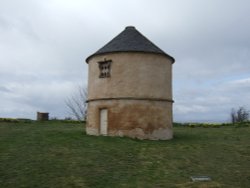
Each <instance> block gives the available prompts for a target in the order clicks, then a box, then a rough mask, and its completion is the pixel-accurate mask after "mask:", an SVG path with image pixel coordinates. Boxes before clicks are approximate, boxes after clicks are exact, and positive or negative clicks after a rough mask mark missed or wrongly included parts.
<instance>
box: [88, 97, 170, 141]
mask: <svg viewBox="0 0 250 188" xmlns="http://www.w3.org/2000/svg"><path fill="white" fill-rule="evenodd" d="M103 108H106V109H108V135H109V136H128V137H132V138H139V139H151V140H158V139H160V140H167V139H171V138H172V137H173V133H172V103H170V102H165V101H150V100H100V101H92V102H90V103H89V106H88V119H87V120H88V123H87V129H86V131H87V134H90V135H99V134H100V130H99V129H100V126H99V125H100V110H101V109H103Z"/></svg>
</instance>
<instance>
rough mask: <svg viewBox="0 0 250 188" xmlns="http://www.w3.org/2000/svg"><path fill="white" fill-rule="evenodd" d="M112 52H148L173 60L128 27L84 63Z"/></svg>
mask: <svg viewBox="0 0 250 188" xmlns="http://www.w3.org/2000/svg"><path fill="white" fill-rule="evenodd" d="M112 52H149V53H156V54H162V55H165V56H167V57H169V58H171V59H172V61H173V62H174V58H173V57H171V56H170V55H168V54H166V53H165V52H164V51H162V50H161V49H160V48H158V47H157V46H156V45H155V44H153V43H152V42H151V41H150V40H148V39H147V38H146V37H145V36H143V35H142V34H141V33H140V32H139V31H137V30H136V29H135V27H133V26H128V27H126V28H125V30H124V31H122V32H121V33H120V34H119V35H117V36H116V37H115V38H114V39H112V40H111V41H110V42H109V43H107V44H106V45H105V46H103V47H102V48H101V49H99V50H98V51H97V52H95V53H94V54H92V55H90V56H89V57H88V58H87V59H86V61H87V62H88V60H89V59H90V58H91V57H93V56H95V55H101V54H106V53H112Z"/></svg>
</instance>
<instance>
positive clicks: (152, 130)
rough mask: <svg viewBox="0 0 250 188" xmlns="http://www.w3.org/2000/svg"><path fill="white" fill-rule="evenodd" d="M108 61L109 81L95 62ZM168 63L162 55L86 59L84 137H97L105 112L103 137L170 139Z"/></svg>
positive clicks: (97, 56)
mask: <svg viewBox="0 0 250 188" xmlns="http://www.w3.org/2000/svg"><path fill="white" fill-rule="evenodd" d="M103 60H111V61H112V62H111V67H110V77H107V78H99V75H100V69H99V65H98V62H100V61H103ZM172 63H173V62H172V61H171V59H170V58H167V57H166V56H164V55H162V54H154V53H140V52H119V53H107V54H104V55H96V56H94V57H92V58H91V59H89V61H88V64H89V77H88V113H87V128H86V130H87V134H92V135H99V134H100V121H101V120H100V110H101V109H107V111H108V115H107V125H108V126H107V135H110V136H115V135H118V136H129V137H136V138H140V139H163V140H165V139H171V138H172Z"/></svg>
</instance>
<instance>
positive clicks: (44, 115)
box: [36, 112, 49, 121]
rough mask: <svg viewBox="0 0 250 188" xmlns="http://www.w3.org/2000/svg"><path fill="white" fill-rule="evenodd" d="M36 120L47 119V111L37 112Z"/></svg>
mask: <svg viewBox="0 0 250 188" xmlns="http://www.w3.org/2000/svg"><path fill="white" fill-rule="evenodd" d="M36 120H37V121H48V120H49V113H48V112H37V118H36Z"/></svg>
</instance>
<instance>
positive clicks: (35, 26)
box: [0, 0, 250, 121]
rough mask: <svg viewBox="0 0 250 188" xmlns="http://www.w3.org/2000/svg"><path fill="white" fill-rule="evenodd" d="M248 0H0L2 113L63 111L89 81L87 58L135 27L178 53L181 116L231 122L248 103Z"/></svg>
mask: <svg viewBox="0 0 250 188" xmlns="http://www.w3.org/2000/svg"><path fill="white" fill-rule="evenodd" d="M249 7H250V2H249V1H246V0H237V1H236V0H232V1H230V2H228V1H226V0H220V1H217V0H212V1H202V2H201V1H198V0H190V1H188V2H186V1H185V2H184V1H180V0H177V1H168V0H159V1H157V2H155V1H151V0H149V1H146V2H145V1H143V0H138V1H134V0H128V1H114V0H107V1H98V0H86V1H81V0H74V1H68V0H44V1H38V0H24V1H18V0H2V1H1V2H0V51H1V54H0V95H1V98H0V104H1V108H0V117H1V116H11V117H15V116H19V117H20V116H24V117H31V118H33V117H34V111H37V110H45V111H49V112H51V113H52V114H55V116H60V117H63V116H65V114H66V111H67V110H66V108H65V107H64V104H63V99H64V98H66V97H67V95H69V93H71V92H72V91H73V90H74V86H76V85H80V84H81V85H86V83H87V64H86V63H85V62H84V61H85V58H86V57H87V56H89V55H90V54H92V53H94V52H95V51H97V50H98V49H99V48H101V47H102V46H103V45H104V44H106V43H107V42H108V41H109V40H111V39H112V38H113V37H115V36H116V35H117V34H118V33H119V32H121V31H122V29H123V28H124V27H125V26H127V25H134V26H136V28H137V29H138V30H139V31H141V32H142V33H143V34H144V35H145V36H146V37H148V38H149V39H150V40H152V41H153V42H154V43H155V44H157V45H158V46H159V47H160V48H162V49H163V50H164V51H166V52H167V53H169V54H170V55H172V56H173V57H174V58H175V59H176V63H175V64H174V65H173V67H174V71H173V78H174V82H173V86H174V100H175V101H176V102H175V104H174V106H175V107H174V112H175V113H174V114H175V120H176V121H207V120H208V121H226V120H227V115H228V113H229V111H230V109H231V108H232V107H237V106H241V105H245V106H246V107H248V108H250V103H249V102H248V101H250V100H249V96H248V93H249V92H250V91H249V72H250V63H249V59H250V35H249V33H250V22H249V19H248V17H249V11H250V9H249Z"/></svg>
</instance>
